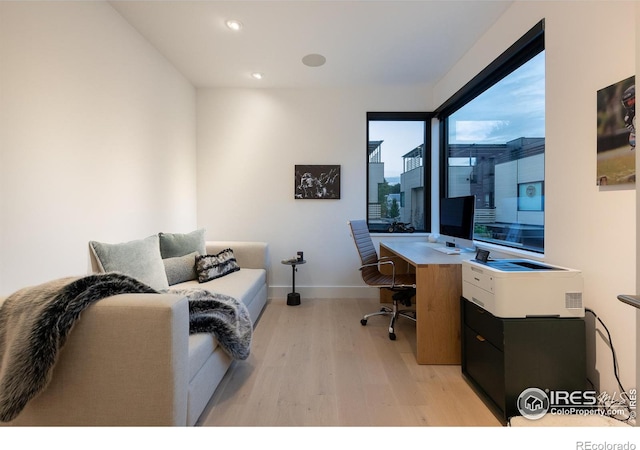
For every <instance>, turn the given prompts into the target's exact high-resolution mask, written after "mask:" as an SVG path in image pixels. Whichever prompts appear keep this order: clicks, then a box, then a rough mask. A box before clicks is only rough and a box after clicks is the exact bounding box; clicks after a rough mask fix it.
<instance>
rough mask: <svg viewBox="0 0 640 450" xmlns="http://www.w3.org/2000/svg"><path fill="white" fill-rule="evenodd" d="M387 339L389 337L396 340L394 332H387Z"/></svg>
mask: <svg viewBox="0 0 640 450" xmlns="http://www.w3.org/2000/svg"><path fill="white" fill-rule="evenodd" d="M389 339H391V340H392V341H395V340H396V334H395V333H389Z"/></svg>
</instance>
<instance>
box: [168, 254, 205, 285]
mask: <svg viewBox="0 0 640 450" xmlns="http://www.w3.org/2000/svg"><path fill="white" fill-rule="evenodd" d="M196 256H198V252H193V253H189V254H188V255H184V256H176V257H175V258H165V259H163V260H162V262H163V263H164V271H165V272H166V273H167V281H168V282H169V286H173V285H174V284H178V283H182V282H183V281H190V280H195V279H197V278H198V274H197V273H196Z"/></svg>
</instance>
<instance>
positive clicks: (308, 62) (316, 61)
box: [302, 53, 327, 67]
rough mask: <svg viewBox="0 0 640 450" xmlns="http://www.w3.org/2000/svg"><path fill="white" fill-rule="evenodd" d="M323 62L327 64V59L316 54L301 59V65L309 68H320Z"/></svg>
mask: <svg viewBox="0 0 640 450" xmlns="http://www.w3.org/2000/svg"><path fill="white" fill-rule="evenodd" d="M325 62H327V58H325V57H324V56H322V55H319V54H317V53H311V54H309V55H307V56H305V57H303V58H302V64H304V65H305V66H309V67H320V66H321V65H323V64H324V63H325Z"/></svg>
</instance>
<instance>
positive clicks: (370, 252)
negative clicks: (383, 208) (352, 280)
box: [349, 220, 381, 283]
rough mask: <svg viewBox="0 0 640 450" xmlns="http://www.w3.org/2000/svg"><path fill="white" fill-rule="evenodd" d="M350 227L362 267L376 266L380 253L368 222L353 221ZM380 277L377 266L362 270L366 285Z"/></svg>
mask: <svg viewBox="0 0 640 450" xmlns="http://www.w3.org/2000/svg"><path fill="white" fill-rule="evenodd" d="M349 226H350V227H351V236H353V242H355V244H356V248H357V249H358V254H359V255H360V262H361V263H362V265H363V266H364V265H365V264H375V263H376V262H378V252H377V251H376V248H375V246H374V245H373V241H372V240H371V235H370V234H369V226H368V225H367V222H366V220H351V221H349ZM380 275H381V274H380V271H379V270H378V266H377V265H373V266H370V267H365V268H363V269H362V279H363V280H364V281H365V283H369V282H371V281H373V280H374V279H376V278H379V277H380Z"/></svg>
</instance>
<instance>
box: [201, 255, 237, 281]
mask: <svg viewBox="0 0 640 450" xmlns="http://www.w3.org/2000/svg"><path fill="white" fill-rule="evenodd" d="M238 270H240V266H239V265H238V262H237V261H236V258H235V256H234V255H233V250H232V249H230V248H228V249H226V250H222V251H221V252H220V253H218V254H216V255H200V256H196V271H197V272H198V281H199V282H200V283H204V282H205V281H210V280H215V279H216V278H220V277H223V276H225V275H228V274H230V273H232V272H236V271H238Z"/></svg>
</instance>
